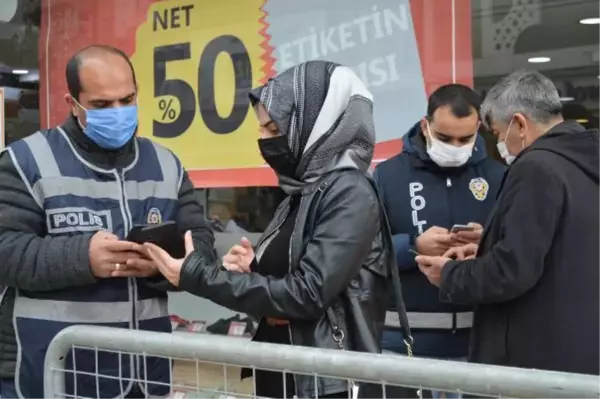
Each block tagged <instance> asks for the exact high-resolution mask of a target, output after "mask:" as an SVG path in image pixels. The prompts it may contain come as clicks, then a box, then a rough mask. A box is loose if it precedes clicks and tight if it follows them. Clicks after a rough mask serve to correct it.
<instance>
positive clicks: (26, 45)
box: [0, 0, 41, 145]
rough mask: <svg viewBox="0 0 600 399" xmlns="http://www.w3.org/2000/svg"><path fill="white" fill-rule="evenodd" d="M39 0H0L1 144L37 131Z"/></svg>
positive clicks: (38, 116) (38, 125) (38, 126)
mask: <svg viewBox="0 0 600 399" xmlns="http://www.w3.org/2000/svg"><path fill="white" fill-rule="evenodd" d="M40 16H41V9H40V0H2V1H0V87H1V88H2V89H3V91H4V104H3V106H4V121H2V126H1V127H0V129H3V130H4V136H3V138H2V139H3V141H4V144H5V145H8V144H10V143H11V142H13V141H15V140H18V139H21V138H23V137H25V136H27V135H29V134H32V133H34V132H36V131H37V130H39V128H40V114H39V66H38V65H39V64H38V45H39V36H40Z"/></svg>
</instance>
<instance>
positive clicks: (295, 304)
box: [180, 170, 391, 397]
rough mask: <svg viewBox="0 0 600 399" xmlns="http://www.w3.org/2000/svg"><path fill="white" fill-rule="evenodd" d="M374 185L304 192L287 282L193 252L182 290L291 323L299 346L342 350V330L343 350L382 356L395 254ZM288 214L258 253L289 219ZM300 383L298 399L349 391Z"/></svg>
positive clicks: (338, 176)
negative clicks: (387, 243) (339, 335)
mask: <svg viewBox="0 0 600 399" xmlns="http://www.w3.org/2000/svg"><path fill="white" fill-rule="evenodd" d="M368 179H369V178H368V177H367V176H365V175H364V174H363V173H361V172H358V171H352V170H345V171H337V172H333V173H331V174H329V175H327V176H325V177H324V178H322V179H321V180H320V181H318V182H316V183H314V184H312V185H311V186H309V187H306V188H305V189H304V190H303V192H302V198H301V201H300V205H299V206H300V208H299V210H298V216H297V219H296V227H295V229H294V231H293V234H292V238H291V243H290V265H291V267H290V271H289V274H288V275H286V276H285V277H284V278H282V279H275V278H272V277H270V278H267V277H265V276H262V275H260V274H258V273H247V274H242V273H234V272H228V271H226V270H225V269H224V268H222V267H220V266H219V265H217V266H215V265H214V263H208V262H206V261H205V260H204V259H203V258H202V257H201V255H200V254H198V253H196V252H194V253H193V254H192V255H190V256H189V257H188V259H187V260H186V261H185V263H184V265H183V269H182V272H181V280H180V288H181V289H183V290H185V291H188V292H190V293H192V294H195V295H198V296H202V297H205V298H207V299H210V300H211V301H213V302H216V303H217V304H219V305H222V306H225V307H227V308H230V309H232V310H234V311H238V312H244V313H247V314H250V315H252V316H255V317H257V318H259V319H261V322H264V318H265V317H274V318H279V319H285V320H289V322H290V324H289V326H290V339H291V341H292V343H293V345H299V346H310V347H317V348H328V349H338V350H339V349H340V348H339V346H338V344H337V342H336V341H335V340H334V334H333V326H334V325H336V326H339V328H340V329H341V330H342V331H343V332H344V340H343V346H344V349H346V350H353V351H361V352H374V353H377V352H380V345H379V342H380V335H381V331H382V327H383V323H384V319H385V310H386V303H387V298H388V295H389V291H388V285H389V284H388V281H389V278H388V273H389V270H390V268H389V267H388V262H387V259H388V256H387V254H388V253H391V251H390V248H384V244H383V242H384V241H383V240H382V232H381V223H380V208H379V205H378V204H379V203H378V200H377V195H376V192H375V189H374V187H373V185H372V183H371V182H370V181H369V180H368ZM288 200H289V198H288V199H286V200H284V201H288ZM282 205H285V202H284V204H282ZM284 208H285V206H280V208H279V209H278V211H277V212H276V214H275V217H274V219H273V221H272V222H271V224H270V225H269V227H268V228H267V231H265V233H264V234H263V237H262V238H261V240H260V241H259V246H260V242H262V241H264V240H265V239H268V238H269V237H270V236H271V235H272V234H273V233H274V232H276V231H277V228H278V227H279V224H280V223H281V222H283V220H284V219H285V215H283V216H282V215H281V210H282V209H284ZM328 315H329V316H330V317H332V318H335V320H330V319H329V318H330V317H328ZM295 382H296V384H295V385H296V394H297V395H298V396H299V397H315V396H317V395H318V396H323V395H328V394H333V393H339V392H344V391H347V389H348V385H347V382H345V381H343V380H333V379H326V378H319V379H318V384H317V386H318V392H315V382H314V378H313V377H312V376H301V375H296V376H295Z"/></svg>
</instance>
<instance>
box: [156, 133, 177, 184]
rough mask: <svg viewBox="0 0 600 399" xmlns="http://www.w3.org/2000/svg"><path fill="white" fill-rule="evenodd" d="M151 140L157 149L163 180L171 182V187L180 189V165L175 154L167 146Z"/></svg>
mask: <svg viewBox="0 0 600 399" xmlns="http://www.w3.org/2000/svg"><path fill="white" fill-rule="evenodd" d="M150 142H151V143H152V146H153V147H154V150H155V151H156V156H157V158H158V163H159V164H160V167H161V169H162V173H163V180H164V181H165V182H167V183H169V184H170V185H171V187H173V188H175V191H179V187H178V183H179V167H178V165H177V161H175V156H174V155H173V153H172V152H171V151H169V150H167V149H166V148H165V147H163V146H161V145H158V144H156V143H154V142H153V141H150Z"/></svg>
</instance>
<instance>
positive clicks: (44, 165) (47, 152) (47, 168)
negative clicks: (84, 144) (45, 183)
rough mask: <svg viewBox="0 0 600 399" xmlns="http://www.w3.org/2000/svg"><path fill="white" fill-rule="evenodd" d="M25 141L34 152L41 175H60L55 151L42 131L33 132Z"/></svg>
mask: <svg viewBox="0 0 600 399" xmlns="http://www.w3.org/2000/svg"><path fill="white" fill-rule="evenodd" d="M23 141H24V142H25V143H26V144H27V146H28V147H29V150H30V151H31V153H32V154H33V158H34V160H35V162H36V163H37V166H38V169H39V172H40V176H41V177H42V178H43V177H47V176H52V177H53V176H60V170H59V169H58V164H57V163H56V159H55V158H54V153H53V152H52V149H51V148H50V144H48V140H46V137H44V135H43V134H42V133H40V132H38V133H35V134H32V135H31V136H28V137H26V138H25V139H23Z"/></svg>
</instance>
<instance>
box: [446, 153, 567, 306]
mask: <svg viewBox="0 0 600 399" xmlns="http://www.w3.org/2000/svg"><path fill="white" fill-rule="evenodd" d="M547 163H548V161H547V159H546V158H544V157H543V155H542V156H541V157H540V155H538V154H536V153H535V152H531V153H530V154H527V156H525V157H523V158H522V159H520V160H519V162H517V163H515V164H514V166H513V167H512V170H510V171H509V172H508V173H509V175H508V176H507V180H506V182H505V184H504V188H503V191H502V194H501V196H500V198H499V200H498V202H497V204H496V208H497V209H496V210H495V213H494V219H493V221H492V226H494V225H496V224H499V226H497V228H494V229H493V231H494V232H496V231H498V232H499V235H498V237H497V239H496V237H493V238H494V239H496V241H495V242H494V243H492V244H491V246H490V248H489V250H486V251H485V253H482V254H481V255H480V256H478V257H477V258H476V259H472V260H467V261H450V262H448V263H447V264H446V265H445V267H444V269H443V271H442V281H441V285H440V300H441V301H443V302H452V303H457V304H481V303H494V302H506V301H509V300H511V299H514V298H517V297H519V296H521V295H523V294H524V293H525V292H527V291H528V290H529V289H531V288H532V287H533V286H535V284H536V283H537V282H538V280H539V279H540V277H541V275H542V273H543V271H544V261H545V258H546V254H547V253H548V251H549V249H550V246H551V245H552V240H553V238H554V235H555V233H556V230H557V226H558V224H559V221H560V218H561V210H562V207H563V199H564V195H565V187H564V185H563V184H562V183H560V181H558V179H557V178H556V176H555V175H553V174H552V173H551V172H550V170H551V169H552V167H551V165H548V164H547ZM489 227H490V226H488V228H489ZM490 238H492V237H490ZM485 241H486V237H485V233H484V238H483V243H484V245H485Z"/></svg>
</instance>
